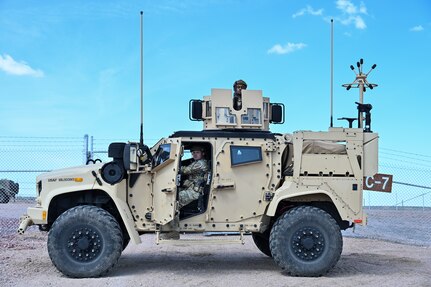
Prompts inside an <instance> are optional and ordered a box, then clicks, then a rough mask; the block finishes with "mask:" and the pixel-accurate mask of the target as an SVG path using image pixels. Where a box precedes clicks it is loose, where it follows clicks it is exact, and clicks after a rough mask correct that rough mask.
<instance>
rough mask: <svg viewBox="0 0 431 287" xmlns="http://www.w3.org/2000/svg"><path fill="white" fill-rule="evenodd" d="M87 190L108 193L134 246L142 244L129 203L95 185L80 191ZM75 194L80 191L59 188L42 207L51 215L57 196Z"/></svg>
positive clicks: (86, 186)
mask: <svg viewBox="0 0 431 287" xmlns="http://www.w3.org/2000/svg"><path fill="white" fill-rule="evenodd" d="M85 190H87V191H88V192H91V191H92V190H100V191H103V192H104V193H106V194H107V195H108V196H109V198H110V199H111V200H112V201H113V202H114V205H115V207H116V208H117V210H118V213H119V214H120V217H121V220H122V221H123V223H124V226H125V227H126V230H127V233H128V234H129V237H130V239H131V240H132V241H133V243H134V244H140V243H141V242H142V241H141V238H140V237H139V233H138V231H136V229H135V223H134V222H135V221H134V219H133V215H132V213H131V212H130V209H129V206H128V205H127V203H126V202H125V201H124V200H121V199H120V198H118V197H113V196H112V195H111V192H109V191H107V190H105V189H102V188H96V189H95V188H94V185H92V184H89V185H83V186H82V189H80V190H79V191H85ZM74 192H78V190H76V189H72V188H67V187H66V188H59V189H57V190H56V192H51V193H50V195H51V196H49V197H48V198H46V199H45V200H44V203H43V204H42V206H46V207H47V209H48V210H47V213H49V206H50V204H51V201H52V200H53V199H54V198H55V197H57V196H62V195H65V194H70V193H74ZM48 216H49V214H47V217H46V218H47V220H48Z"/></svg>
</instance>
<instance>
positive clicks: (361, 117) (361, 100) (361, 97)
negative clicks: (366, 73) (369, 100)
mask: <svg viewBox="0 0 431 287" xmlns="http://www.w3.org/2000/svg"><path fill="white" fill-rule="evenodd" d="M358 84H359V103H361V104H363V103H364V81H363V80H359V81H358ZM358 120H359V128H361V129H362V128H363V125H364V115H363V114H362V112H361V113H359V119H358Z"/></svg>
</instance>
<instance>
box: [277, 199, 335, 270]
mask: <svg viewBox="0 0 431 287" xmlns="http://www.w3.org/2000/svg"><path fill="white" fill-rule="evenodd" d="M269 242H270V248H271V254H272V256H273V258H274V260H275V262H276V263H277V264H278V265H279V266H280V267H281V268H282V269H283V270H284V271H285V272H286V273H287V274H288V275H292V276H307V277H316V276H322V275H324V274H326V273H327V272H328V271H329V270H330V269H332V268H333V267H334V266H335V264H336V263H337V262H338V260H339V259H340V255H341V251H342V249H343V239H342V236H341V231H340V228H339V226H338V224H337V222H336V221H335V220H334V218H332V216H331V215H329V214H328V213H326V212H325V211H323V210H322V209H320V208H317V207H312V206H300V207H295V208H292V209H290V210H288V211H286V212H285V213H284V214H283V215H282V216H280V217H279V218H278V219H277V221H276V222H275V224H274V225H273V227H272V229H271V235H270V239H269Z"/></svg>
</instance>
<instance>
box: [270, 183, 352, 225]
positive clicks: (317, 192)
mask: <svg viewBox="0 0 431 287" xmlns="http://www.w3.org/2000/svg"><path fill="white" fill-rule="evenodd" d="M307 195H325V196H327V197H329V199H330V200H331V202H332V203H333V204H334V205H335V207H336V209H337V211H338V213H339V214H340V216H341V218H342V219H347V218H348V213H347V212H346V211H345V208H344V205H345V204H344V203H343V202H342V200H341V198H339V197H338V196H336V195H334V194H331V193H330V192H328V191H326V190H323V189H315V190H309V191H297V192H293V193H289V194H287V195H283V196H277V193H276V196H274V198H273V200H272V201H271V203H270V204H269V205H268V208H267V211H266V215H267V216H270V217H273V216H275V213H276V211H277V208H278V206H279V204H280V203H281V202H282V201H285V200H288V199H294V198H299V197H303V196H307Z"/></svg>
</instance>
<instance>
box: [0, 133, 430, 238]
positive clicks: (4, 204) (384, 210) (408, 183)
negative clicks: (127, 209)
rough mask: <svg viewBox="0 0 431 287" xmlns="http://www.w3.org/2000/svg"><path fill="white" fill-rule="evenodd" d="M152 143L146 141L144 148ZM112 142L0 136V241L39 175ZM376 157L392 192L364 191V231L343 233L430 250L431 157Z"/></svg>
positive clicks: (96, 155)
mask: <svg viewBox="0 0 431 287" xmlns="http://www.w3.org/2000/svg"><path fill="white" fill-rule="evenodd" d="M156 141H157V140H155V139H146V144H148V145H150V146H151V145H152V144H154V143H156ZM111 142H127V140H124V139H97V138H94V137H92V136H88V135H84V136H82V137H0V236H3V235H5V234H13V233H16V229H17V226H18V221H19V217H20V216H21V215H22V214H24V213H25V212H26V208H27V207H28V206H32V205H34V197H35V192H36V185H35V184H36V183H35V178H36V176H37V175H38V174H40V173H43V172H48V171H51V170H55V169H60V168H64V167H70V166H79V165H82V164H86V163H87V162H88V161H89V160H90V161H91V160H96V159H100V160H101V161H102V162H107V161H109V160H110V159H109V158H108V154H107V149H108V146H109V144H110V143H111ZM379 156H380V158H379V160H380V165H379V172H380V173H386V174H393V176H394V184H393V186H392V192H391V193H381V192H375V191H365V192H364V198H363V200H364V202H363V205H364V210H365V212H366V213H367V214H368V216H369V221H368V226H366V227H357V228H355V230H354V231H352V230H351V229H349V230H348V231H345V232H344V234H345V235H347V236H360V237H368V238H376V239H383V240H390V241H397V242H401V243H409V244H417V245H427V246H430V244H431V228H430V226H429V222H430V220H431V156H428V155H421V154H415V153H409V152H404V151H397V150H392V149H385V148H381V149H380V153H379ZM32 229H33V230H34V229H35V228H34V227H31V228H30V230H32Z"/></svg>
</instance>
